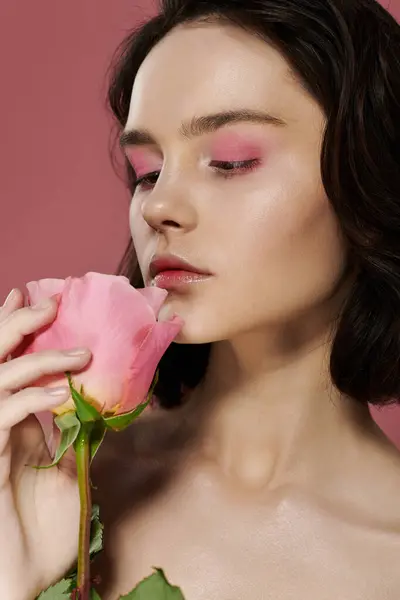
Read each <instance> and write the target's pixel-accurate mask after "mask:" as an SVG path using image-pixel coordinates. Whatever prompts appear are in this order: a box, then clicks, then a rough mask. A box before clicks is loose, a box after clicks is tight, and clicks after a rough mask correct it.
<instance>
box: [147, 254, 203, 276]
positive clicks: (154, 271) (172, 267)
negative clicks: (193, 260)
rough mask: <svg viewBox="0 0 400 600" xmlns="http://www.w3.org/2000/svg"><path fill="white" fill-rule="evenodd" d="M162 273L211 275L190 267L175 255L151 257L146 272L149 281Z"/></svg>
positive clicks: (192, 266)
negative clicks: (182, 272)
mask: <svg viewBox="0 0 400 600" xmlns="http://www.w3.org/2000/svg"><path fill="white" fill-rule="evenodd" d="M163 271H186V272H190V273H197V274H199V275H212V273H210V272H209V271H204V270H203V269H200V268H199V267H196V266H194V265H191V264H190V263H189V262H188V261H186V260H184V259H183V258H180V257H179V256H176V255H175V254H159V255H155V256H154V257H153V259H152V260H151V262H150V265H149V270H148V272H149V278H150V280H151V279H154V277H156V275H158V274H159V273H162V272H163Z"/></svg>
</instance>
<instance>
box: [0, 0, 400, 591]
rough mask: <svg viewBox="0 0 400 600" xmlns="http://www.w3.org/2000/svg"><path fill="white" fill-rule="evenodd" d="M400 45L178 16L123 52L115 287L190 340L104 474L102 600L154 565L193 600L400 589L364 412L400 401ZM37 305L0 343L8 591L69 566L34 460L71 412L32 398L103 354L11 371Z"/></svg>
mask: <svg viewBox="0 0 400 600" xmlns="http://www.w3.org/2000/svg"><path fill="white" fill-rule="evenodd" d="M399 50H400V28H399V26H398V24H397V23H396V22H395V20H394V19H393V18H392V17H391V16H390V15H389V14H388V13H387V12H386V11H385V10H384V9H383V8H382V7H381V6H380V5H379V4H378V3H376V2H375V1H374V0H352V1H351V2H345V1H343V0H318V1H312V0H215V1H211V0H210V1H209V0H203V1H202V2H199V1H195V0H165V1H164V2H163V5H162V9H161V12H160V14H159V15H158V16H157V17H155V18H154V19H152V20H151V21H149V22H148V23H146V24H145V25H143V26H142V27H141V28H140V29H139V30H138V31H136V32H135V33H134V34H132V35H131V36H130V37H129V38H128V39H127V40H126V41H125V42H124V45H123V46H122V48H121V51H120V52H119V54H118V57H117V60H116V62H115V64H114V70H113V78H112V83H111V87H110V93H109V99H110V105H111V107H112V110H113V111H114V114H115V116H116V118H117V120H118V124H119V126H120V127H119V131H120V142H121V146H122V148H123V150H124V152H125V155H126V162H127V166H128V174H129V182H130V187H131V192H132V202H131V210H130V223H131V231H132V240H133V241H132V245H131V246H130V248H129V249H128V251H127V253H126V255H125V258H124V261H123V263H122V266H121V272H123V273H124V274H127V275H128V276H129V277H130V278H131V281H132V284H133V285H136V286H142V285H159V286H162V287H165V288H166V289H168V291H169V295H168V299H167V302H166V310H169V311H173V312H176V313H178V314H180V315H181V316H182V317H183V319H184V321H185V325H184V327H183V329H182V332H181V334H180V335H179V337H178V338H177V340H176V342H177V343H175V344H173V345H172V346H171V347H170V349H169V350H168V351H167V353H166V354H165V356H164V358H163V360H162V361H161V365H160V382H159V385H158V388H157V396H158V399H159V407H158V408H156V410H155V411H153V412H152V413H151V414H149V415H148V416H147V417H143V418H142V419H141V420H140V421H139V422H137V424H135V425H134V426H133V427H132V428H131V429H129V430H127V432H126V433H125V434H118V435H117V436H115V437H114V438H113V437H110V438H109V442H108V444H107V445H105V446H104V447H103V448H102V450H103V451H102V453H101V454H100V456H99V457H98V460H97V463H96V473H95V480H96V483H97V484H98V501H99V502H100V504H101V508H102V515H103V520H105V522H106V532H107V537H106V552H105V554H104V555H103V556H102V558H101V559H100V562H99V563H98V565H97V570H98V572H99V573H100V575H101V576H102V579H103V584H102V586H103V587H102V597H103V598H105V599H109V600H114V599H115V598H118V597H119V594H121V593H124V592H127V591H128V590H129V589H131V588H132V587H133V586H134V585H135V584H136V583H137V582H138V581H140V580H141V579H142V578H144V577H145V576H147V575H148V574H150V573H151V570H152V567H153V566H160V567H162V568H163V569H164V570H165V573H166V575H167V577H168V578H169V580H170V581H171V582H173V583H175V584H177V585H179V586H180V587H181V588H182V590H183V592H184V594H185V597H186V600H214V599H215V600H244V599H246V600H248V599H250V598H251V600H267V599H268V600H269V599H271V600H272V599H273V600H289V599H290V600H292V599H294V598H295V599H296V600H338V598H340V599H346V600H361V599H362V600H397V599H398V598H399V594H400V570H399V568H398V564H399V560H400V454H399V452H398V450H396V449H395V448H394V447H393V445H392V444H391V443H390V442H389V441H388V440H387V439H386V438H385V436H384V435H383V434H382V433H381V431H380V430H379V428H378V427H377V426H376V425H375V423H374V421H373V420H372V418H371V416H370V413H369V410H368V403H374V404H377V405H384V404H387V403H389V402H397V401H398V400H399V398H400V320H399V314H400V235H399V234H400V60H399ZM136 258H137V260H136ZM171 270H172V271H171ZM22 305H23V298H22V294H21V292H19V291H15V292H14V293H13V294H12V296H11V298H9V299H8V301H7V302H6V304H5V305H4V307H3V308H2V314H1V319H2V322H1V329H0V354H1V356H2V358H3V364H2V365H1V366H0V389H1V396H2V399H1V405H0V423H1V427H2V429H1V432H0V434H1V435H0V443H1V447H0V450H1V460H0V466H1V468H0V477H1V491H0V518H1V523H2V527H1V530H0V553H1V555H0V588H1V590H0V591H1V597H2V598H7V600H14V599H16V600H25V599H28V600H31V599H32V598H34V597H35V595H36V594H37V593H38V591H39V590H40V589H43V588H44V587H46V586H47V585H49V583H50V582H52V581H54V580H56V579H57V578H59V577H61V576H62V575H63V573H64V572H65V571H66V570H67V568H68V567H69V566H70V564H71V563H72V561H73V560H74V558H75V555H74V551H75V547H76V530H77V521H78V498H77V488H76V483H75V480H74V478H73V475H72V471H71V468H70V466H69V465H68V463H66V462H64V463H63V465H62V466H61V468H60V470H59V471H54V470H50V471H44V472H41V471H40V472H34V471H31V470H29V471H27V470H26V469H24V465H25V464H26V462H27V457H28V456H29V458H30V460H32V457H34V458H35V460H47V458H46V456H45V455H44V450H43V447H44V445H43V440H42V437H41V432H40V429H39V427H38V425H37V422H36V420H35V418H34V417H33V416H32V414H33V413H35V412H37V411H38V410H43V409H46V408H50V407H51V406H53V405H56V404H57V403H61V400H60V398H52V397H51V396H49V395H48V394H46V390H42V391H40V390H38V389H37V388H31V387H29V386H30V385H31V383H33V382H34V381H35V380H36V379H38V377H39V376H40V375H42V374H44V373H53V372H62V371H65V370H67V369H71V370H72V369H80V368H83V367H84V366H85V364H87V362H88V360H89V359H90V353H89V351H88V350H86V352H85V350H84V349H83V353H81V354H70V355H66V354H63V353H60V352H50V353H46V354H43V355H36V356H35V355H32V356H27V357H20V358H14V359H13V360H8V361H7V360H6V358H7V357H8V356H9V354H10V353H12V352H14V351H15V350H16V349H18V345H19V344H20V343H21V341H22V340H23V338H24V336H25V335H26V334H29V333H30V332H32V331H35V330H37V329H38V328H39V327H42V326H43V325H44V324H46V323H49V322H51V321H52V319H54V316H55V313H56V306H55V304H54V303H53V302H52V301H50V302H49V304H48V305H47V306H43V307H41V308H40V310H37V309H36V308H35V309H29V308H22ZM89 350H90V349H89ZM62 400H64V398H62Z"/></svg>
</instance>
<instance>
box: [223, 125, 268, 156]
mask: <svg viewBox="0 0 400 600" xmlns="http://www.w3.org/2000/svg"><path fill="white" fill-rule="evenodd" d="M263 154H265V148H264V144H263V143H262V142H260V141H256V140H254V139H251V138H247V137H246V136H244V135H243V134H242V135H240V134H238V133H233V132H226V133H223V134H222V135H219V136H218V138H217V139H216V140H215V141H214V142H213V143H212V145H211V156H212V159H213V160H221V161H223V160H225V161H239V160H250V159H252V158H260V156H262V155H263Z"/></svg>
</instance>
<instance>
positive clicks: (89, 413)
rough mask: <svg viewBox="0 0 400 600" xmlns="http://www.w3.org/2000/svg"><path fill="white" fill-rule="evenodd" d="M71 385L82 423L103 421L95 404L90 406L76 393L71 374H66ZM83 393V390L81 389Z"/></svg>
mask: <svg viewBox="0 0 400 600" xmlns="http://www.w3.org/2000/svg"><path fill="white" fill-rule="evenodd" d="M65 374H66V376H67V379H68V383H69V389H70V390H71V396H72V399H73V401H74V402H75V406H76V412H77V414H78V417H79V420H80V422H81V423H93V422H94V421H99V420H101V419H102V416H101V414H100V413H99V411H98V410H97V408H96V407H95V406H93V404H90V403H89V402H87V401H86V400H85V398H84V397H83V395H82V394H80V393H79V392H77V391H76V389H75V388H74V384H73V381H72V378H71V373H69V372H67V373H65ZM81 391H83V388H82V387H81Z"/></svg>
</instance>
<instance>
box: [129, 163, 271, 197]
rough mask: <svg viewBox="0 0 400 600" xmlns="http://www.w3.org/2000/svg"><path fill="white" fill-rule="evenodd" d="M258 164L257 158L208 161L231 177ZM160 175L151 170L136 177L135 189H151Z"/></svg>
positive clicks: (250, 169)
mask: <svg viewBox="0 0 400 600" xmlns="http://www.w3.org/2000/svg"><path fill="white" fill-rule="evenodd" d="M259 164H260V160H259V159H258V158H252V159H250V160H236V161H220V160H213V161H212V162H211V163H210V167H212V169H213V170H214V171H215V172H217V173H218V175H221V176H222V177H224V178H229V177H233V176H235V175H240V174H244V173H248V172H249V171H252V170H253V169H255V168H256V167H258V165H259ZM159 176H160V171H153V172H152V173H147V175H143V176H142V177H138V178H137V179H136V181H135V189H137V188H139V187H140V189H141V190H143V191H146V190H150V189H152V188H153V187H154V186H155V185H156V183H157V180H158V178H159Z"/></svg>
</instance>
